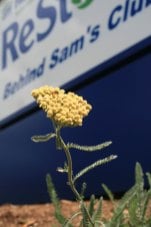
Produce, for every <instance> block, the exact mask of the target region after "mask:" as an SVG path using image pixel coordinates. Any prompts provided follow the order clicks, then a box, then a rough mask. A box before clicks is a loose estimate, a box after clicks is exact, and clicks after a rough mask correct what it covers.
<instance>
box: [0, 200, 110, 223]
mask: <svg viewBox="0 0 151 227" xmlns="http://www.w3.org/2000/svg"><path fill="white" fill-rule="evenodd" d="M61 207H62V211H63V214H64V215H65V216H66V217H70V216H71V215H72V214H73V213H74V212H75V211H77V210H78V204H77V203H76V202H71V201H66V200H62V201H61ZM112 210H113V207H112V204H111V203H110V202H109V201H108V200H107V201H104V202H103V217H105V218H109V217H110V216H111V213H112ZM79 219H80V217H79ZM78 223H79V221H78V220H77V219H76V221H75V223H74V227H77V226H79V224H78ZM0 227H60V225H59V223H58V222H57V221H56V219H55V218H54V208H53V205H52V204H36V205H12V204H5V205H1V206H0Z"/></svg>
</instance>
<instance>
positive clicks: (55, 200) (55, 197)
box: [46, 174, 72, 227]
mask: <svg viewBox="0 0 151 227" xmlns="http://www.w3.org/2000/svg"><path fill="white" fill-rule="evenodd" d="M46 183H47V189H48V194H49V197H50V200H51V202H52V203H53V205H54V207H55V217H56V219H57V220H58V221H59V223H60V224H63V223H65V221H66V218H64V217H63V215H62V214H61V206H60V200H59V199H58V195H57V193H56V190H55V186H54V184H53V182H52V179H51V176H50V174H47V175H46ZM70 227H72V226H71V225H70Z"/></svg>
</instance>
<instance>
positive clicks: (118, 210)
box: [110, 185, 137, 226]
mask: <svg viewBox="0 0 151 227" xmlns="http://www.w3.org/2000/svg"><path fill="white" fill-rule="evenodd" d="M136 189H137V187H136V185H135V186H133V187H132V188H131V189H130V190H128V191H127V192H126V193H125V195H124V196H123V197H122V199H121V200H120V203H119V205H118V207H117V208H116V209H115V211H114V214H113V217H112V219H111V222H110V224H111V226H116V225H115V224H116V223H118V221H119V220H121V219H122V216H123V211H124V209H125V208H126V206H127V204H128V203H129V202H130V201H131V200H132V199H133V197H134V196H135V195H136Z"/></svg>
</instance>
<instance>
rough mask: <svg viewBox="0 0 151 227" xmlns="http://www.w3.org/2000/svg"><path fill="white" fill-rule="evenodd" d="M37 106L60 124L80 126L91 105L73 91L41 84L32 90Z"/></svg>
mask: <svg viewBox="0 0 151 227" xmlns="http://www.w3.org/2000/svg"><path fill="white" fill-rule="evenodd" d="M32 96H33V97H34V98H35V99H36V101H37V103H38V105H39V107H41V108H42V109H43V110H44V111H45V112H46V113H47V117H48V118H50V119H52V120H53V121H54V122H55V123H56V124H58V125H60V126H70V127H74V126H81V125H82V122H83V118H84V117H85V116H87V115H88V113H89V112H90V110H91V109H92V106H91V105H90V104H88V103H87V101H86V100H84V99H83V97H82V96H78V95H76V94H75V93H73V92H68V93H65V91H64V90H63V89H60V88H58V87H51V86H47V85H46V86H42V87H40V88H38V89H34V90H33V91H32Z"/></svg>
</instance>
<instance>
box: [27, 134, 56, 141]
mask: <svg viewBox="0 0 151 227" xmlns="http://www.w3.org/2000/svg"><path fill="white" fill-rule="evenodd" d="M55 136H56V134H55V133H48V134H46V135H36V136H32V137H31V140H32V141H33V142H35V143H39V142H47V141H48V140H50V139H52V138H54V137H55Z"/></svg>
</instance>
